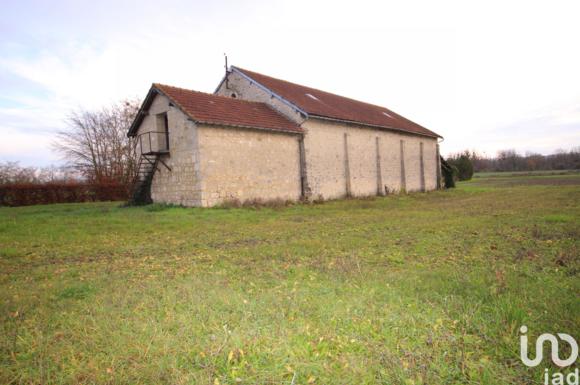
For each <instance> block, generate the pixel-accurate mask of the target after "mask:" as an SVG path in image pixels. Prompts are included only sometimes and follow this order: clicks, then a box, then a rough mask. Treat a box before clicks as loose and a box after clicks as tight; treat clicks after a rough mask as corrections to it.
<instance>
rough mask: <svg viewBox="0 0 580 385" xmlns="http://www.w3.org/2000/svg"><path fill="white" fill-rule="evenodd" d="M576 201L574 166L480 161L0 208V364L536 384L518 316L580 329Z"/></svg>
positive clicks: (27, 371)
mask: <svg viewBox="0 0 580 385" xmlns="http://www.w3.org/2000/svg"><path fill="white" fill-rule="evenodd" d="M518 178H521V177H518ZM566 178H568V176H566ZM535 179H537V178H535ZM579 217H580V185H578V184H565V185H551V184H546V183H543V182H542V183H526V184H512V185H509V184H502V183H494V182H493V181H487V182H486V181H485V180H484V179H478V181H475V182H467V183H460V185H459V188H458V189H456V190H453V191H441V192H433V193H428V194H411V195H403V196H389V197H386V198H377V199H375V200H346V201H336V202H329V203H325V204H320V205H293V206H289V207H273V208H268V207H266V208H262V209H260V210H253V209H248V208H232V209H228V210H223V209H188V208H180V207H169V206H161V205H157V206H149V207H132V208H120V207H119V204H118V203H117V204H115V203H96V204H66V205H53V206H35V207H20V208H0V288H1V290H0V301H1V303H0V383H26V384H28V383H34V384H49V383H70V384H78V383H83V384H85V383H127V384H134V383H147V384H161V383H172V384H214V385H215V384H291V383H292V382H293V383H294V384H308V383H310V384H376V383H382V384H523V383H525V384H531V383H542V381H541V380H542V378H543V377H542V375H543V369H544V368H545V367H546V366H545V365H548V360H546V361H544V362H545V364H544V366H540V367H537V368H535V369H529V368H526V367H525V366H523V364H522V363H521V362H520V360H519V334H518V329H519V327H520V326H521V325H522V324H525V325H527V326H528V328H529V330H530V332H529V333H528V334H529V335H530V337H531V339H532V338H533V337H534V336H536V335H539V334H541V333H544V332H552V333H555V332H567V333H569V334H572V335H574V336H576V337H578V331H580V310H579V309H580V306H579V305H580V303H579V300H578V298H579V295H578V294H579V293H580V282H579V279H578V275H579V268H580V261H579V253H578V249H579V246H580V245H579V238H580V221H579ZM546 357H547V355H546Z"/></svg>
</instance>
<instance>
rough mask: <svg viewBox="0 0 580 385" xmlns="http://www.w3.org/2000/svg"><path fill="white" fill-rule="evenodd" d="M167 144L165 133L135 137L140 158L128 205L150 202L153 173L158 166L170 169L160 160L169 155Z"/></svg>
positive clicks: (147, 133)
mask: <svg viewBox="0 0 580 385" xmlns="http://www.w3.org/2000/svg"><path fill="white" fill-rule="evenodd" d="M168 144H169V138H168V136H167V132H157V131H149V132H145V133H143V134H141V135H139V136H138V137H137V141H136V143H135V146H137V145H138V146H139V149H138V150H137V153H138V154H140V157H139V163H138V166H137V172H136V174H135V178H134V179H133V184H132V188H131V193H130V195H129V205H132V206H137V205H146V204H149V203H151V202H152V200H151V183H152V182H153V176H154V175H155V172H156V171H160V169H159V165H160V164H161V165H163V166H164V167H165V168H166V169H167V170H169V171H171V167H169V166H168V165H167V164H166V163H165V162H164V161H163V159H162V157H163V156H165V155H168V154H169V145H168Z"/></svg>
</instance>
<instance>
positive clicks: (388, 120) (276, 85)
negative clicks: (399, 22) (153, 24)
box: [232, 67, 441, 137]
mask: <svg viewBox="0 0 580 385" xmlns="http://www.w3.org/2000/svg"><path fill="white" fill-rule="evenodd" d="M232 68H234V70H238V71H240V72H242V73H243V74H244V75H246V76H247V77H249V78H251V79H253V80H254V81H255V82H257V83H259V84H261V85H262V86H264V87H266V88H268V89H269V90H271V91H272V92H274V93H276V94H277V95H279V96H281V97H282V98H284V99H286V100H287V101H289V102H290V103H292V104H294V105H295V106H296V107H298V108H300V109H301V110H303V111H305V112H306V113H308V114H309V115H311V116H312V115H313V116H320V117H326V118H332V119H340V120H346V121H350V122H354V123H361V124H367V125H372V126H379V127H384V128H390V129H397V130H403V131H407V132H410V133H414V134H420V135H427V136H433V137H441V136H440V135H438V134H436V133H435V132H433V131H431V130H428V129H427V128H425V127H423V126H421V125H419V124H417V123H415V122H412V121H410V120H409V119H407V118H405V117H403V116H401V115H399V114H397V113H395V112H393V111H391V110H389V109H387V108H385V107H380V106H376V105H373V104H369V103H364V102H360V101H358V100H354V99H349V98H346V97H344V96H339V95H335V94H331V93H329V92H325V91H320V90H317V89H315V88H310V87H306V86H301V85H299V84H295V83H290V82H288V81H285V80H280V79H276V78H273V77H270V76H266V75H262V74H259V73H256V72H252V71H248V70H245V69H242V68H239V67H232Z"/></svg>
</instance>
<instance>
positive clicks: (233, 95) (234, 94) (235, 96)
mask: <svg viewBox="0 0 580 385" xmlns="http://www.w3.org/2000/svg"><path fill="white" fill-rule="evenodd" d="M230 96H231V97H232V98H234V99H235V98H237V97H238V95H236V93H235V92H232V94H231V95H230Z"/></svg>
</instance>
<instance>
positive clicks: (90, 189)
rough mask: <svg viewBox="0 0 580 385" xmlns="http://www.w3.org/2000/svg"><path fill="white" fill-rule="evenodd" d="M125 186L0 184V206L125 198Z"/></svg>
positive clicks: (104, 184)
mask: <svg viewBox="0 0 580 385" xmlns="http://www.w3.org/2000/svg"><path fill="white" fill-rule="evenodd" d="M127 197H128V189H127V186H124V185H121V184H116V183H98V184H94V183H47V184H13V185H3V186H0V206H29V205H43V204H51V203H74V202H95V201H122V200H127Z"/></svg>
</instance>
